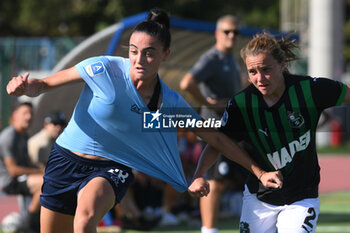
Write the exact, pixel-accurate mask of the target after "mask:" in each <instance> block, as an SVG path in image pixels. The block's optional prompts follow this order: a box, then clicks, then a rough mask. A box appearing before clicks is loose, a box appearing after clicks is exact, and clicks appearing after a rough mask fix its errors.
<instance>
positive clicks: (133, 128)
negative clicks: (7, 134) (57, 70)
mask: <svg viewBox="0 0 350 233" xmlns="http://www.w3.org/2000/svg"><path fill="white" fill-rule="evenodd" d="M76 68H77V70H78V72H79V74H80V75H81V77H82V78H83V79H84V80H85V82H86V85H85V86H84V88H83V90H82V93H81V95H80V98H79V100H78V102H77V104H76V106H75V109H74V112H73V115H72V117H71V119H70V121H69V124H68V125H67V127H66V128H65V130H64V132H63V133H62V134H61V135H60V136H59V138H58V139H57V144H59V145H60V146H62V147H64V148H67V149H69V150H71V151H76V152H80V153H85V154H91V155H97V156H101V157H104V158H108V159H110V160H113V161H116V162H118V163H121V164H124V165H126V166H128V167H131V168H133V169H136V170H138V171H141V172H143V173H146V174H148V175H151V176H153V177H156V178H158V179H161V180H164V181H165V182H167V183H169V184H170V185H171V186H172V187H173V188H175V189H176V190H178V191H181V192H183V191H186V190H187V186H188V185H187V182H186V180H185V176H184V173H183V169H182V165H181V160H180V156H179V153H178V148H177V132H176V131H175V130H173V131H167V132H164V131H162V130H152V131H145V130H144V129H143V123H142V122H143V111H149V110H148V108H147V106H146V104H145V103H144V101H143V100H142V98H141V96H140V95H139V93H138V91H137V90H136V88H135V86H134V85H133V83H132V81H131V78H130V61H129V59H125V58H121V57H112V56H103V57H94V58H89V59H87V60H84V61H82V62H81V63H79V64H77V65H76ZM160 82H161V95H162V105H161V108H160V110H161V109H162V108H167V109H175V110H176V109H180V108H182V109H183V108H186V109H187V111H191V114H193V116H196V117H197V118H199V116H198V115H197V114H196V112H195V111H194V110H193V109H192V108H191V107H190V106H189V105H188V104H187V103H186V101H185V100H184V99H183V98H182V97H181V96H180V95H179V94H178V93H177V92H175V91H173V90H171V89H169V88H168V87H167V86H166V85H165V84H164V83H163V82H162V81H160Z"/></svg>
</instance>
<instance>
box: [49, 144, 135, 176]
mask: <svg viewBox="0 0 350 233" xmlns="http://www.w3.org/2000/svg"><path fill="white" fill-rule="evenodd" d="M53 149H56V150H57V151H59V152H60V154H61V155H62V156H63V157H65V158H66V159H68V160H71V161H74V162H78V163H80V164H85V165H88V166H95V167H105V166H115V167H116V168H119V169H121V170H126V171H131V168H130V167H128V166H125V165H123V164H120V163H117V162H115V161H112V160H98V159H88V158H84V157H81V156H79V155H77V154H75V153H73V152H72V151H70V150H68V149H66V148H64V147H62V146H60V145H58V144H57V143H54V145H53Z"/></svg>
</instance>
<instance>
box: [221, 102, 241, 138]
mask: <svg viewBox="0 0 350 233" xmlns="http://www.w3.org/2000/svg"><path fill="white" fill-rule="evenodd" d="M244 126H245V124H244V119H243V117H242V114H241V112H240V110H239V108H238V106H237V103H236V102H235V100H234V97H232V98H231V99H230V100H229V102H228V103H227V107H226V110H225V111H224V113H223V115H222V117H221V127H220V129H219V130H220V131H221V132H223V133H224V134H226V135H227V136H228V137H230V138H232V139H233V140H235V141H241V140H243V139H244V135H245V133H246V132H247V130H245V129H244Z"/></svg>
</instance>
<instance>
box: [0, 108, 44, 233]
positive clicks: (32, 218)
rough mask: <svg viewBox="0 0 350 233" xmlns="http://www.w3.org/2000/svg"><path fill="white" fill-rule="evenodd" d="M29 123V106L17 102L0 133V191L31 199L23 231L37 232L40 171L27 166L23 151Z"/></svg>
mask: <svg viewBox="0 0 350 233" xmlns="http://www.w3.org/2000/svg"><path fill="white" fill-rule="evenodd" d="M31 121H32V104H31V103H29V102H23V103H18V104H16V106H15V107H14V110H13V111H12V114H11V118H10V125H9V126H7V127H6V128H5V129H3V130H2V132H1V133H0V188H1V189H2V191H3V192H5V193H6V194H9V195H14V194H15V195H26V196H27V195H30V196H31V197H32V200H31V202H30V204H29V207H28V213H27V214H26V215H25V216H24V217H25V219H24V223H23V228H24V229H23V230H25V232H28V233H32V232H33V233H34V232H39V231H40V224H39V222H40V217H39V213H40V194H41V185H42V181H43V175H44V171H43V169H39V168H35V167H34V166H32V164H31V163H30V159H29V156H28V151H27V141H28V135H27V131H28V128H29V127H30V124H31Z"/></svg>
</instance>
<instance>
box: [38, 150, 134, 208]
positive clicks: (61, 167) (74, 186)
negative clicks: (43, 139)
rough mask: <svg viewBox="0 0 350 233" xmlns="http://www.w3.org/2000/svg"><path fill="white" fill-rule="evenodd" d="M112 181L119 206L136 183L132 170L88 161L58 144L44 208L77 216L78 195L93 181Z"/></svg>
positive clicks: (47, 175) (49, 169) (44, 192)
mask: <svg viewBox="0 0 350 233" xmlns="http://www.w3.org/2000/svg"><path fill="white" fill-rule="evenodd" d="M95 177H103V178H105V179H106V180H108V181H109V183H110V184H111V185H112V187H113V189H114V193H115V196H116V201H115V204H118V203H119V202H120V201H121V199H122V198H123V196H124V195H125V193H126V191H127V189H128V187H129V185H130V184H131V182H132V181H133V180H134V175H133V173H132V170H131V168H129V167H127V166H124V165H121V164H119V163H116V162H113V161H109V160H108V161H107V160H95V159H87V158H84V157H81V156H78V155H76V154H74V153H72V152H71V151H69V150H67V149H65V148H63V147H61V146H59V145H57V144H54V145H53V147H52V150H51V153H50V157H49V161H48V162H47V165H46V170H45V175H44V184H43V186H42V194H41V196H40V204H41V205H42V206H44V207H45V208H47V209H50V210H53V211H56V212H60V213H63V214H69V215H74V214H75V210H76V207H77V196H78V192H79V191H80V190H81V189H82V188H83V187H84V186H85V185H86V184H87V183H88V182H89V181H90V180H92V179H93V178H95Z"/></svg>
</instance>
